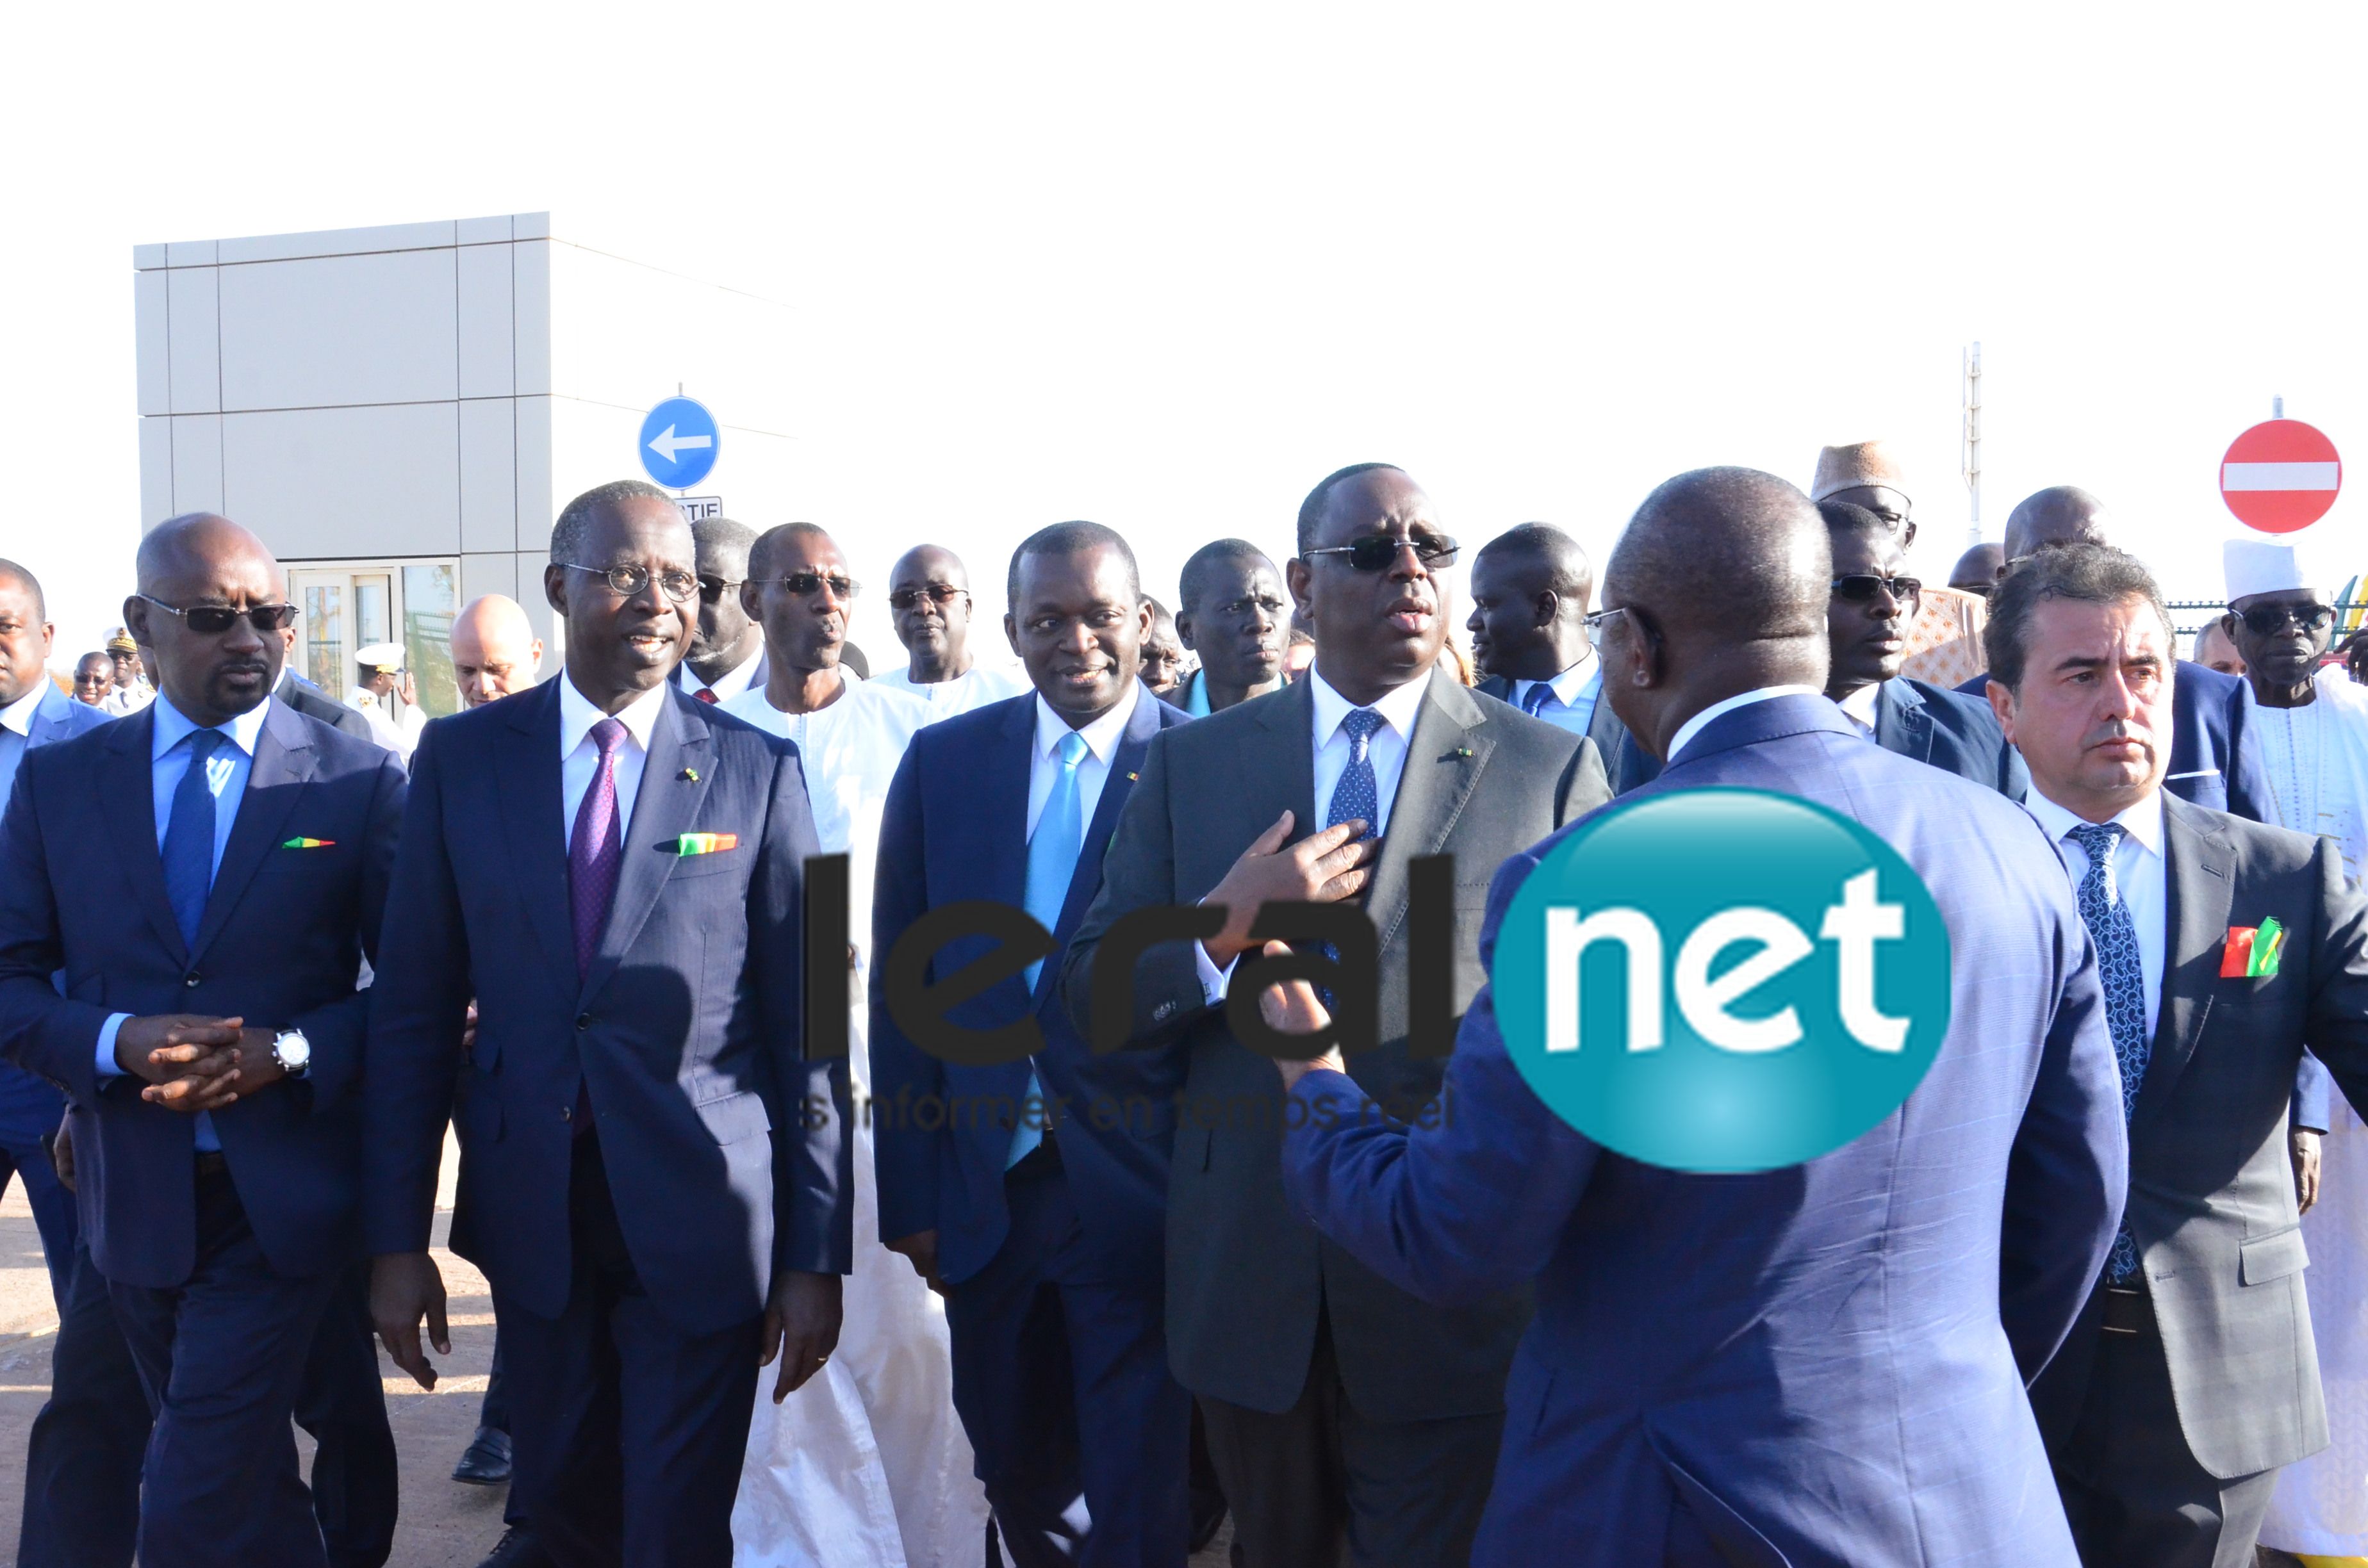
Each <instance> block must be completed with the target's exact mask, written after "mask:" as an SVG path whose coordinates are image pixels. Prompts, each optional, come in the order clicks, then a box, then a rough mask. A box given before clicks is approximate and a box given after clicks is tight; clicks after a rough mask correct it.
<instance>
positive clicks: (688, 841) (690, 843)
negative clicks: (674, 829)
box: [674, 833, 740, 855]
mask: <svg viewBox="0 0 2368 1568" xmlns="http://www.w3.org/2000/svg"><path fill="white" fill-rule="evenodd" d="M739 847H740V835H738V834H736V833H686V834H684V835H682V836H681V837H680V838H677V839H676V840H675V841H674V852H675V853H676V854H677V855H712V854H714V853H716V852H717V851H718V850H722V849H737V848H739Z"/></svg>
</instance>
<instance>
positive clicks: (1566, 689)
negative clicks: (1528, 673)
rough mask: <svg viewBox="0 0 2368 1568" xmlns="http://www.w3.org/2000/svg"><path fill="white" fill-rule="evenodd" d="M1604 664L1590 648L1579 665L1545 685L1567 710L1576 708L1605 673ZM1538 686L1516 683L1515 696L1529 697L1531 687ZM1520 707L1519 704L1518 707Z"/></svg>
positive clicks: (1582, 656) (1533, 683)
mask: <svg viewBox="0 0 2368 1568" xmlns="http://www.w3.org/2000/svg"><path fill="white" fill-rule="evenodd" d="M1602 664H1603V661H1602V660H1600V659H1598V658H1597V657H1596V656H1595V651H1594V650H1593V649H1591V648H1590V649H1588V651H1587V652H1586V653H1583V654H1581V655H1580V656H1579V660H1578V663H1577V664H1575V665H1571V666H1570V668H1568V669H1566V670H1565V671H1563V672H1562V673H1561V674H1560V675H1557V676H1554V677H1552V678H1551V679H1549V680H1547V681H1546V682H1545V685H1546V686H1547V687H1549V688H1551V689H1552V690H1553V692H1554V695H1555V696H1556V697H1559V698H1561V699H1562V705H1563V706H1564V707H1565V708H1576V707H1577V706H1578V699H1579V698H1580V697H1581V696H1582V695H1584V694H1585V693H1586V691H1587V689H1588V687H1591V686H1593V685H1594V684H1595V681H1596V677H1597V676H1600V675H1601V674H1602V673H1603V670H1602ZM1537 684H1538V683H1537V682H1536V681H1533V680H1520V681H1515V682H1514V683H1513V693H1514V696H1515V697H1516V698H1517V699H1519V698H1522V697H1527V696H1528V695H1529V694H1530V687H1533V686H1536V685H1537ZM1518 705H1519V704H1518V702H1517V703H1516V706H1518Z"/></svg>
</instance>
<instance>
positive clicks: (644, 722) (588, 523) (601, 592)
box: [363, 482, 850, 1568]
mask: <svg viewBox="0 0 2368 1568" xmlns="http://www.w3.org/2000/svg"><path fill="white" fill-rule="evenodd" d="M551 548H552V562H551V564H550V565H549V566H548V567H547V568H545V570H544V573H543V592H544V595H545V597H548V598H549V600H550V602H551V606H552V609H553V610H554V611H556V612H557V613H558V614H559V615H560V616H561V617H562V618H563V619H564V620H565V622H566V625H567V665H566V669H565V671H564V676H563V678H561V679H557V680H552V681H547V682H545V683H543V684H542V685H541V686H539V687H535V688H534V689H533V690H531V691H529V692H525V693H522V694H520V695H519V696H518V697H516V698H513V699H509V700H507V701H502V702H495V703H491V704H488V705H487V706H485V707H483V708H477V709H472V710H469V711H467V712H464V713H460V714H456V715H454V716H452V717H450V718H449V719H443V720H438V722H435V723H433V724H431V725H429V726H428V728H427V732H426V734H425V736H424V738H423V740H422V743H421V744H420V747H419V750H418V752H417V753H416V755H415V756H414V758H413V785H412V791H411V802H412V803H411V810H410V812H409V814H408V815H407V817H406V818H405V825H404V854H403V856H402V858H400V859H399V860H398V862H397V864H396V867H395V875H394V887H393V893H392V895H391V897H390V900H389V903H388V910H389V920H390V929H391V931H392V932H393V934H394V938H395V939H393V940H391V941H390V942H389V943H388V944H387V947H386V953H385V958H384V960H383V961H382V962H381V964H380V965H379V971H378V982H377V984H376V987H375V988H374V990H373V993H372V994H373V996H374V998H375V999H376V1008H375V1013H374V1017H373V1019H372V1028H371V1031H370V1063H369V1071H370V1118H369V1122H368V1143H367V1148H366V1150H365V1153H364V1169H365V1173H366V1176H367V1181H366V1185H365V1198H364V1206H363V1235H364V1241H365V1244H366V1245H367V1246H368V1247H369V1249H370V1253H371V1254H372V1255H373V1256H375V1257H376V1259H377V1264H376V1274H375V1278H374V1279H373V1281H372V1291H371V1296H372V1311H373V1314H374V1316H375V1317H376V1319H377V1322H378V1326H379V1333H380V1335H381V1338H383V1339H384V1340H385V1342H386V1345H387V1347H388V1350H389V1352H390V1353H391V1354H392V1355H393V1358H394V1359H395V1362H396V1364H397V1365H399V1366H401V1367H403V1368H404V1369H405V1370H407V1371H409V1372H410V1373H411V1374H412V1375H413V1377H415V1378H416V1379H417V1380H418V1381H420V1383H421V1384H422V1385H423V1386H427V1387H433V1386H434V1382H435V1371H434V1369H433V1368H432V1367H431V1366H430V1365H429V1363H428V1362H427V1358H426V1357H425V1355H424V1354H423V1353H422V1350H421V1347H420V1340H419V1325H420V1323H421V1321H422V1319H423V1318H424V1319H425V1320H426V1321H427V1325H428V1329H429V1334H430V1337H431V1338H432V1339H433V1341H434V1342H435V1344H436V1346H437V1347H438V1349H439V1350H449V1345H448V1342H447V1335H446V1333H445V1328H444V1290H443V1282H442V1280H441V1279H440V1278H438V1274H437V1271H436V1266H435V1264H434V1262H433V1260H432V1259H430V1258H429V1256H428V1255H427V1243H428V1234H429V1224H430V1221H431V1218H432V1215H433V1212H434V1208H435V1199H436V1176H437V1165H438V1154H439V1152H440V1150H441V1147H442V1143H443V1133H444V1126H445V1121H446V1119H447V1117H448V1115H450V1116H452V1117H453V1118H454V1119H455V1121H456V1122H457V1125H458V1129H459V1131H460V1135H461V1187H460V1204H461V1207H462V1208H463V1209H465V1210H467V1211H468V1223H467V1226H466V1229H467V1231H468V1232H469V1239H470V1242H471V1244H472V1261H474V1262H476V1263H477V1264H478V1265H479V1267H483V1268H484V1271H485V1273H486V1276H487V1278H488V1279H489V1280H490V1281H491V1283H492V1286H493V1294H494V1303H495V1312H496V1313H497V1314H498V1316H499V1318H500V1320H501V1323H502V1327H503V1339H502V1349H503V1373H504V1376H505V1378H506V1380H507V1382H508V1384H509V1387H510V1404H511V1410H512V1428H513V1430H512V1437H513V1439H514V1441H515V1446H516V1457H515V1474H516V1479H515V1480H514V1482H513V1484H514V1485H517V1486H519V1487H522V1488H523V1489H524V1496H525V1506H526V1511H527V1513H528V1514H529V1516H530V1517H531V1518H532V1519H533V1521H534V1525H535V1528H536V1531H537V1534H538V1535H539V1536H540V1537H541V1540H542V1543H543V1546H544V1548H545V1550H547V1551H549V1553H550V1555H551V1557H552V1560H553V1561H555V1562H558V1563H559V1564H561V1568H593V1565H613V1564H618V1563H626V1562H630V1563H637V1564H638V1563H643V1562H678V1563H697V1564H706V1563H713V1564H718V1565H722V1564H725V1563H728V1562H730V1561H731V1557H732V1539H731V1517H732V1499H733V1495H734V1492H735V1490H736V1489H737V1486H738V1483H739V1475H740V1462H741V1458H742V1454H743V1451H744V1449H746V1443H747V1437H748V1424H749V1416H750V1413H751V1410H752V1407H753V1404H754V1401H755V1392H756V1376H755V1374H756V1369H757V1366H759V1365H760V1364H763V1363H767V1362H769V1361H771V1360H772V1359H774V1358H776V1357H777V1356H778V1357H779V1358H780V1363H781V1369H780V1379H779V1381H778V1382H777V1385H776V1393H775V1397H776V1398H780V1397H783V1396H785V1395H786V1394H787V1392H788V1391H789V1390H790V1389H791V1388H794V1387H796V1386H797V1385H798V1384H800V1383H802V1382H803V1381H804V1380H805V1379H806V1378H808V1377H810V1376H812V1375H813V1373H814V1369H815V1368H817V1367H819V1366H820V1365H821V1364H822V1361H823V1359H824V1358H825V1357H827V1356H828V1354H829V1353H830V1351H831V1349H832V1347H833V1346H835V1345H836V1344H837V1335H838V1318H839V1283H840V1276H841V1275H843V1274H844V1273H845V1272H846V1270H847V1268H848V1263H849V1257H850V1237H849V1214H848V1207H847V1193H848V1184H847V1176H848V1143H847V1142H846V1140H845V1138H844V1137H843V1135H842V1134H843V1128H844V1108H845V1092H846V1091H845V1085H846V1076H845V1059H844V1056H843V1054H842V1055H841V1056H839V1057H837V1058H835V1059H834V1058H830V1057H828V1056H826V1055H823V1054H820V1053H817V1055H816V1057H815V1059H814V1060H812V1061H807V1060H803V1059H802V1052H801V1042H802V1040H803V1020H802V1018H801V1017H800V1005H801V996H802V987H801V983H800V971H801V963H802V960H803V952H802V948H801V933H802V925H801V918H800V908H799V905H800V901H801V898H802V895H803V889H804V864H805V861H806V858H808V856H810V855H811V854H813V853H814V822H813V815H812V812H811V811H810V810H809V808H808V806H807V803H806V795H805V785H804V781H803V775H802V773H801V772H800V770H799V767H798V762H797V754H796V752H795V751H794V750H793V749H791V748H790V747H787V746H784V745H781V744H778V743H776V742H775V741H773V740H772V739H771V738H770V737H768V736H766V735H764V734H762V733H759V732H757V731H756V730H754V729H751V728H749V727H748V726H747V725H745V724H742V723H741V722H738V721H737V720H734V719H732V718H731V717H729V716H728V715H725V714H723V713H720V712H718V711H717V710H715V709H714V708H713V707H712V706H710V705H708V704H705V703H699V702H694V701H692V700H691V699H690V698H689V696H687V695H685V694H684V693H682V692H681V691H680V690H678V689H677V687H675V686H674V685H673V684H672V682H671V681H670V680H669V679H668V677H669V676H671V675H672V674H673V673H674V667H675V664H676V662H677V660H678V659H679V658H680V657H681V656H682V652H683V649H684V647H685V646H686V645H687V644H688V642H689V636H690V627H691V624H692V618H693V617H694V616H695V614H696V613H697V607H698V603H699V585H698V578H697V574H696V572H695V570H694V561H693V552H692V546H691V537H690V529H689V525H688V524H686V523H685V522H684V521H683V517H682V513H681V510H680V508H678V507H677V506H675V504H674V502H673V501H672V500H671V499H670V498H669V497H668V496H667V495H666V493H665V492H663V491H661V490H658V489H656V488H655V487H653V486H651V485H647V484H643V483H638V482H620V483H613V484H608V485H603V486H601V487H600V488H598V489H597V490H593V491H589V492H587V493H586V494H583V495H580V496H578V497H576V499H575V500H574V501H572V502H570V503H569V504H568V506H567V508H566V510H565V511H564V512H562V513H561V515H560V518H559V522H558V524H557V526H556V527H555V528H553V529H552V547H551ZM472 997H473V998H474V999H475V1001H476V1005H477V1026H476V1034H475V1040H474V1043H473V1045H472V1048H471V1049H470V1050H469V1051H466V1052H465V1054H464V1052H463V1050H462V1045H461V1040H462V1031H463V1029H464V1028H465V1027H466V1020H467V1017H468V1008H469V1003H470V1001H471V999H472ZM463 1077H465V1079H466V1081H467V1086H466V1089H465V1092H463V1093H461V1096H460V1097H459V1102H458V1106H457V1110H456V1107H455V1099H454V1091H455V1086H456V1080H459V1079H461V1078H463ZM459 1228H461V1227H460V1226H459V1225H458V1224H456V1229H459Z"/></svg>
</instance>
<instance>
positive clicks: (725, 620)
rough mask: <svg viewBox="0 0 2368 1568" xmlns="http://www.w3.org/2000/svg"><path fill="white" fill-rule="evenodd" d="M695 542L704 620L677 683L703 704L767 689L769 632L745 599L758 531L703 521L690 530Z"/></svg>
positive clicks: (693, 633)
mask: <svg viewBox="0 0 2368 1568" xmlns="http://www.w3.org/2000/svg"><path fill="white" fill-rule="evenodd" d="M690 538H691V543H692V544H693V545H694V546H695V547H696V549H697V550H698V552H699V620H698V622H697V624H695V625H694V626H693V627H692V628H691V632H690V652H689V653H685V654H684V655H683V656H682V664H681V665H679V666H678V667H677V669H676V671H675V679H676V680H677V682H679V683H680V684H681V686H682V688H683V690H685V691H687V692H689V694H690V695H691V697H692V698H693V699H696V700H698V701H700V702H709V703H724V702H729V701H731V700H732V699H734V698H735V697H737V696H739V695H740V694H741V693H742V692H744V691H746V690H747V689H748V688H749V687H752V686H754V687H761V686H763V685H764V684H765V633H764V631H763V629H762V628H760V627H759V626H757V622H756V621H755V620H754V619H752V618H751V617H750V616H749V614H748V608H747V605H746V603H745V602H744V601H743V600H742V598H741V597H740V589H741V587H742V585H745V584H746V582H747V580H748V551H749V550H750V548H751V547H752V546H754V545H755V544H756V542H757V530H756V529H754V528H750V527H748V526H747V525H746V524H745V523H735V522H734V521H733V520H732V519H731V518H729V517H701V518H700V520H699V521H697V522H695V523H693V524H691V525H690Z"/></svg>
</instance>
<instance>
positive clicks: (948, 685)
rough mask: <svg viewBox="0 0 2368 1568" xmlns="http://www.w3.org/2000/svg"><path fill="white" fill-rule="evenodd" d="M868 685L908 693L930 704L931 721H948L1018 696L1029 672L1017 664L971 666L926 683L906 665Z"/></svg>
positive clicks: (1024, 689) (1026, 687) (1026, 684)
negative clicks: (917, 679) (916, 678)
mask: <svg viewBox="0 0 2368 1568" xmlns="http://www.w3.org/2000/svg"><path fill="white" fill-rule="evenodd" d="M871 684H872V685H874V686H885V687H894V688H895V689H897V690H898V691H908V692H911V693H912V694H913V695H914V696H916V697H917V698H919V699H922V700H923V701H925V702H927V703H928V705H929V709H930V713H929V717H930V718H931V719H932V720H937V719H951V718H952V717H953V716H954V715H955V714H957V713H967V712H969V711H970V710H972V709H973V708H984V707H985V706H986V705H987V704H988V703H990V702H1000V701H1002V700H1003V699H1005V698H1007V697H1018V696H1019V695H1020V694H1021V693H1023V692H1025V691H1027V690H1028V689H1029V687H1028V672H1027V671H1026V670H1023V669H1021V668H1019V666H1018V665H1000V666H993V667H990V666H989V665H972V666H971V667H970V668H969V669H967V670H964V671H963V672H962V674H961V675H958V676H954V678H953V679H951V680H938V681H927V682H924V681H916V680H915V679H914V678H913V672H912V669H911V667H910V666H909V665H908V666H907V667H905V668H904V669H901V670H891V671H890V672H888V674H886V675H884V676H880V677H879V678H878V679H877V680H874V681H873V682H872V683H871Z"/></svg>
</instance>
